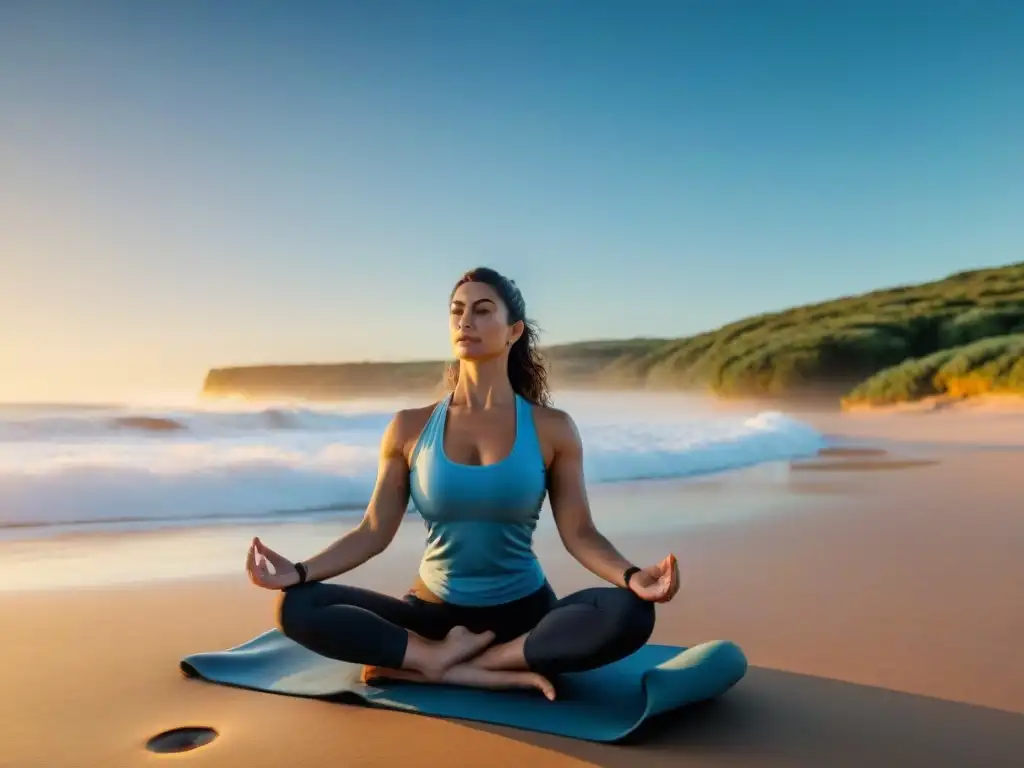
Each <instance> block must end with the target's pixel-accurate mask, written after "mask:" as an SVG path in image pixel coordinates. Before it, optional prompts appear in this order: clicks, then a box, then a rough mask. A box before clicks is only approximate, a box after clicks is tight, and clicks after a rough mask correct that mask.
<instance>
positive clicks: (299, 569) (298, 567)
mask: <svg viewBox="0 0 1024 768" xmlns="http://www.w3.org/2000/svg"><path fill="white" fill-rule="evenodd" d="M295 572H296V573H297V574H299V582H298V583H299V584H303V583H305V581H306V576H307V572H306V566H304V565H303V564H302V563H295Z"/></svg>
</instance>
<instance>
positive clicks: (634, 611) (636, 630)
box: [614, 589, 655, 651]
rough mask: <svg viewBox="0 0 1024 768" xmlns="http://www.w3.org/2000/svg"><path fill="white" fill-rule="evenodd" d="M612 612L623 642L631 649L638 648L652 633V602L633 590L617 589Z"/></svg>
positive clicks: (653, 618) (653, 614)
mask: <svg viewBox="0 0 1024 768" xmlns="http://www.w3.org/2000/svg"><path fill="white" fill-rule="evenodd" d="M618 592H619V594H618V595H617V598H618V599H617V600H616V605H615V610H614V613H615V614H616V623H617V624H618V625H619V627H620V628H621V630H620V631H621V632H622V634H623V642H624V643H625V644H626V645H627V646H629V648H630V649H631V651H636V650H639V649H640V648H641V647H642V646H643V645H644V644H645V643H646V642H647V641H648V640H650V639H651V635H653V634H654V621H655V612H654V603H652V602H651V601H649V600H644V599H643V598H641V597H637V596H636V595H635V594H634V593H633V592H631V591H629V590H626V589H623V590H618Z"/></svg>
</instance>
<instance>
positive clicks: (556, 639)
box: [365, 587, 655, 699]
mask: <svg viewBox="0 0 1024 768" xmlns="http://www.w3.org/2000/svg"><path fill="white" fill-rule="evenodd" d="M654 619H655V616H654V604H653V603H650V602H647V601H645V600H642V599H641V598H639V597H637V596H636V595H635V594H633V593H632V592H630V591H629V590H626V589H621V588H618V587H592V588H590V589H584V590H581V591H580V592H575V593H573V594H571V595H567V596H566V597H564V598H562V599H561V600H559V601H557V602H556V603H555V605H554V606H553V607H552V608H551V609H550V610H549V611H548V613H547V614H546V615H545V616H544V617H543V618H542V619H541V620H540V621H539V622H538V623H537V625H536V626H535V627H534V628H533V629H532V630H530V631H529V632H526V633H524V634H522V635H520V636H519V637H517V638H515V639H513V640H510V641H508V642H505V643H501V644H499V645H493V646H491V647H489V648H487V649H486V650H483V651H482V652H480V653H479V654H477V655H474V656H472V657H467V658H465V659H464V660H462V661H461V662H459V663H457V664H454V665H452V666H451V667H449V668H448V669H447V670H446V671H445V672H444V673H443V675H442V676H441V680H442V681H443V682H449V683H454V684H458V685H469V686H474V687H482V688H519V687H529V688H537V689H538V690H540V691H541V692H542V693H543V694H544V695H545V696H546V697H547V698H548V699H554V698H555V687H554V685H553V684H552V682H551V678H552V677H553V676H554V675H557V674H559V673H565V672H582V671H585V670H588V669H595V668H597V667H601V666H604V665H606V664H610V663H612V662H613V661H618V660H619V659H622V658H625V657H626V656H628V655H629V654H631V653H633V652H634V651H636V650H639V648H640V647H641V646H643V644H644V643H646V642H647V641H648V640H649V639H650V636H651V633H652V632H653V631H654ZM380 677H393V678H395V679H408V680H422V679H424V678H423V677H422V676H418V675H416V673H411V674H410V673H398V674H392V670H386V669H370V670H368V672H367V675H366V678H365V679H375V678H380Z"/></svg>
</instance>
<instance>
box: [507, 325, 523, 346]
mask: <svg viewBox="0 0 1024 768" xmlns="http://www.w3.org/2000/svg"><path fill="white" fill-rule="evenodd" d="M509 330H511V331H512V333H511V334H510V335H509V339H508V345H509V346H510V347H511V346H512V345H513V344H515V343H516V342H517V341H519V339H520V338H521V337H522V335H523V334H524V333H525V332H526V323H524V322H523V321H522V320H516V321H515V322H514V323H512V325H511V326H509Z"/></svg>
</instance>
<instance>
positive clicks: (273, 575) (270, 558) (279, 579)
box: [245, 537, 299, 589]
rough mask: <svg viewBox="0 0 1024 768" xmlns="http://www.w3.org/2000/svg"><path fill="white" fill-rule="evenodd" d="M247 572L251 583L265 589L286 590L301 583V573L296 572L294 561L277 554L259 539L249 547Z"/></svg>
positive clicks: (254, 540)
mask: <svg viewBox="0 0 1024 768" xmlns="http://www.w3.org/2000/svg"><path fill="white" fill-rule="evenodd" d="M268 564H269V565H268ZM271 567H273V570H271ZM245 570H246V572H247V573H248V574H249V581H251V582H252V583H253V584H255V585H256V586H257V587H263V589H284V588H285V587H290V586H292V585H293V584H298V582H299V572H298V571H297V570H295V566H294V565H293V564H292V561H291V560H289V559H288V558H287V557H284V556H283V555H279V554H277V552H275V551H274V550H272V549H271V548H270V547H268V546H267V545H266V544H264V543H263V542H262V541H260V540H259V537H257V538H254V539H253V540H252V544H250V545H249V555H248V557H246V559H245Z"/></svg>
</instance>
